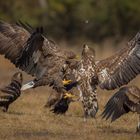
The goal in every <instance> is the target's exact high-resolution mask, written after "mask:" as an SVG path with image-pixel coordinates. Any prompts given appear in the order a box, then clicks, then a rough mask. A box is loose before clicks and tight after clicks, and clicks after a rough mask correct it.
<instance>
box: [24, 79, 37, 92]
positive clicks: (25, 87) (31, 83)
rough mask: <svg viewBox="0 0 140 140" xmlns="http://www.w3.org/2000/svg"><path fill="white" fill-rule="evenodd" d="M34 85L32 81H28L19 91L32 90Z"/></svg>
mask: <svg viewBox="0 0 140 140" xmlns="http://www.w3.org/2000/svg"><path fill="white" fill-rule="evenodd" d="M34 85H35V83H34V81H30V82H28V83H26V84H24V85H23V86H22V87H21V90H22V91H23V90H27V89H30V88H33V87H34Z"/></svg>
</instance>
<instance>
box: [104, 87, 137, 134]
mask: <svg viewBox="0 0 140 140" xmlns="http://www.w3.org/2000/svg"><path fill="white" fill-rule="evenodd" d="M130 111H131V112H136V113H138V114H139V122H138V126H137V132H139V133H140V89H139V88H138V87H136V86H129V87H122V88H121V89H120V90H119V91H118V92H116V93H115V94H114V95H113V96H112V97H111V98H110V99H109V101H108V102H107V104H106V105H105V109H104V111H103V113H102V117H103V118H106V120H107V119H109V118H111V122H113V121H115V120H116V119H118V118H120V117H121V116H122V115H123V114H126V113H128V112H130Z"/></svg>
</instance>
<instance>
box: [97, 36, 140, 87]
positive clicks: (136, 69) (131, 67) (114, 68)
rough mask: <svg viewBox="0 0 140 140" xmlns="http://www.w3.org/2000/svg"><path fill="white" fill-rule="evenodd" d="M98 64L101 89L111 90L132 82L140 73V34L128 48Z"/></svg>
mask: <svg viewBox="0 0 140 140" xmlns="http://www.w3.org/2000/svg"><path fill="white" fill-rule="evenodd" d="M96 64H97V73H98V79H99V85H100V87H101V88H103V89H108V90H111V89H115V88H117V87H121V86H122V85H125V84H127V83H128V82H130V81H131V80H132V79H134V78H135V77H136V76H137V75H138V74H139V73H140V33H137V34H136V36H135V37H134V38H133V39H132V40H131V41H130V42H129V43H128V46H127V47H125V48H124V49H121V50H120V51H119V52H117V53H116V54H115V55H113V56H111V57H109V58H107V59H104V60H101V61H97V63H96Z"/></svg>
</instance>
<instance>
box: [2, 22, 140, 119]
mask: <svg viewBox="0 0 140 140" xmlns="http://www.w3.org/2000/svg"><path fill="white" fill-rule="evenodd" d="M0 54H3V55H4V56H5V57H6V58H8V59H10V60H11V62H12V63H14V64H15V65H16V67H18V68H20V69H22V70H23V71H25V72H26V73H28V74H30V75H32V76H35V77H36V78H35V80H33V81H32V82H30V83H28V84H27V87H28V88H29V87H30V88H31V87H37V86H42V85H52V86H53V88H54V89H55V90H56V91H57V92H58V93H60V94H62V93H64V92H66V90H65V88H64V86H63V83H62V80H63V77H64V73H63V71H65V70H66V71H67V69H70V72H71V74H72V75H73V76H74V79H75V80H76V81H77V82H78V86H77V87H78V89H79V91H80V95H81V100H82V102H83V106H84V110H85V116H92V117H94V116H95V114H96V112H97V110H98V103H97V93H96V87H97V86H98V85H99V86H100V87H101V88H102V89H107V90H111V89H115V88H118V87H121V86H123V85H125V84H127V83H128V82H129V81H131V80H132V79H134V78H135V77H136V76H137V75H138V74H139V72H140V33H137V35H136V36H135V37H134V38H133V39H132V40H131V41H130V42H129V43H128V46H127V47H125V48H123V49H121V50H120V51H118V52H117V53H115V54H114V55H113V56H111V57H109V58H107V59H104V60H100V61H96V59H95V51H94V50H93V48H89V47H88V46H87V45H84V47H83V50H82V55H81V60H80V61H78V62H77V61H75V54H74V53H72V52H71V53H70V52H69V51H63V50H60V49H59V47H58V46H56V44H55V43H53V42H52V41H49V40H48V39H47V38H46V37H45V36H44V34H43V29H42V28H37V29H36V30H33V29H32V28H31V27H30V26H28V25H24V24H22V23H20V24H18V25H13V24H8V23H5V22H1V23H0ZM73 62H74V63H73ZM25 87H26V86H25ZM25 89H26V88H25Z"/></svg>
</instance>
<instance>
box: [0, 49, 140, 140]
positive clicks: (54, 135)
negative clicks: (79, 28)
mask: <svg viewBox="0 0 140 140" xmlns="http://www.w3.org/2000/svg"><path fill="white" fill-rule="evenodd" d="M105 50H106V49H105ZM105 50H104V49H103V50H102V51H100V50H98V49H97V52H98V53H97V55H98V56H101V57H103V56H108V55H109V54H111V53H112V52H113V50H111V49H109V50H110V51H109V52H107V51H105ZM99 54H100V55H99ZM101 57H100V58H101ZM0 71H1V72H0V80H1V81H0V85H1V86H2V85H4V84H6V83H8V81H9V79H10V77H11V76H12V74H13V73H14V72H15V71H17V69H15V67H14V66H13V65H12V64H10V63H9V61H7V60H5V59H4V58H3V57H0ZM24 77H25V78H24V79H25V80H27V79H30V78H31V77H29V76H27V75H26V74H24ZM139 81H140V80H139V77H138V78H136V79H135V80H133V81H132V82H131V84H136V85H138V86H139ZM50 91H51V89H49V88H48V87H42V88H37V89H33V90H28V91H26V92H24V93H23V94H22V95H21V97H20V98H19V99H18V100H17V101H16V102H15V103H13V104H12V105H11V106H10V108H9V111H8V113H2V112H0V140H26V139H28V140H63V139H65V140H130V139H131V140H139V139H140V136H139V135H136V134H135V128H136V124H137V115H136V114H131V113H129V114H128V115H125V116H123V117H122V118H120V119H119V120H117V121H116V122H114V123H112V124H110V123H109V122H105V121H104V120H101V117H100V114H101V111H102V110H103V106H104V105H105V103H106V102H107V100H108V99H109V97H110V96H111V95H112V93H114V92H115V91H103V90H100V89H99V90H98V98H99V107H100V110H99V112H98V114H97V119H96V120H94V119H89V120H88V121H87V122H86V123H85V122H84V121H83V111H82V108H81V105H80V103H73V104H71V106H70V110H69V111H68V112H67V114H66V115H65V116H63V115H62V116H59V115H58V116H55V115H54V114H52V113H51V112H49V110H47V109H46V108H44V107H43V106H44V104H45V103H46V100H47V96H48V93H49V92H50Z"/></svg>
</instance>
